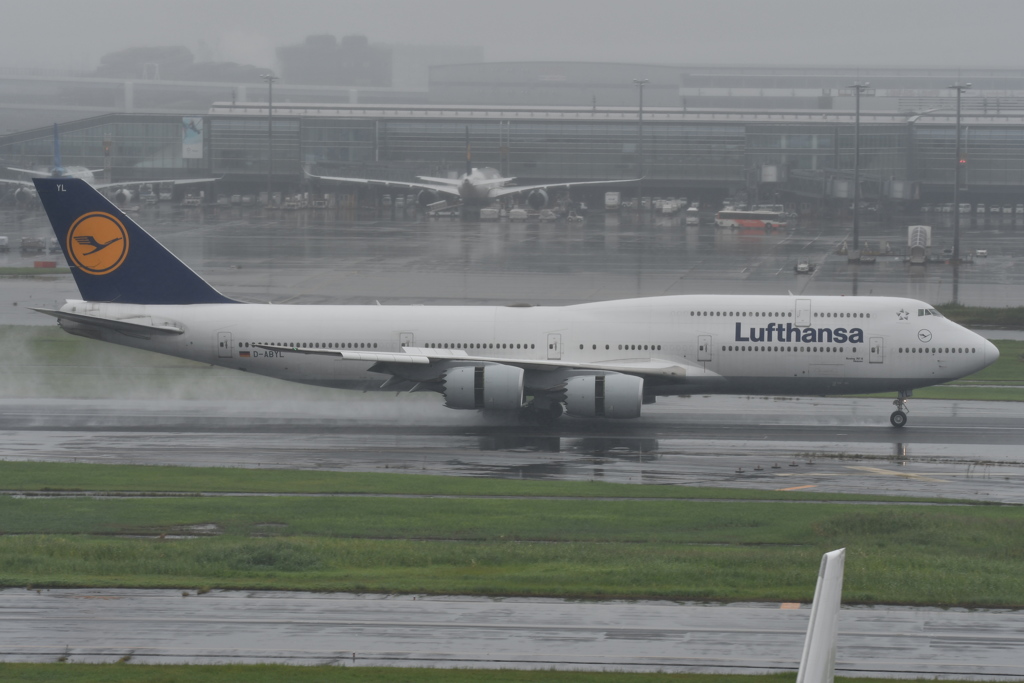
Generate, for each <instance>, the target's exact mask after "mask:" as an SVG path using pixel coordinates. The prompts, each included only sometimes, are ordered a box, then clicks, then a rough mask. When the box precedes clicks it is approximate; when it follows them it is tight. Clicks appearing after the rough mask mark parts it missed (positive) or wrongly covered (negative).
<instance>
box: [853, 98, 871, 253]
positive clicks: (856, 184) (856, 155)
mask: <svg viewBox="0 0 1024 683" xmlns="http://www.w3.org/2000/svg"><path fill="white" fill-rule="evenodd" d="M869 85H871V84H870V83H854V84H853V85H851V86H850V87H851V88H853V91H854V102H855V103H856V106H855V113H854V117H853V253H852V254H850V255H849V258H850V260H854V259H860V94H861V93H862V92H864V91H865V90H867V88H868V86H869Z"/></svg>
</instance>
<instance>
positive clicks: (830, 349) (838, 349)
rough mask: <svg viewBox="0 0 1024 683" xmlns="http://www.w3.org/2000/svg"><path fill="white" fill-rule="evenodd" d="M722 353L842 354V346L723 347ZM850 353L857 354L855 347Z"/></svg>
mask: <svg viewBox="0 0 1024 683" xmlns="http://www.w3.org/2000/svg"><path fill="white" fill-rule="evenodd" d="M722 350H723V351H789V352H791V353H792V352H796V353H800V352H807V353H842V352H843V347H842V346H803V345H798V346H757V345H754V346H723V347H722ZM851 352H852V353H857V347H856V346H854V347H853V349H851Z"/></svg>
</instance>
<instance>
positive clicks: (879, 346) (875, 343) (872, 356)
mask: <svg viewBox="0 0 1024 683" xmlns="http://www.w3.org/2000/svg"><path fill="white" fill-rule="evenodd" d="M868 344H869V346H868V361H869V362H871V363H881V362H882V359H883V358H884V356H885V342H884V340H883V339H882V338H881V337H869V338H868Z"/></svg>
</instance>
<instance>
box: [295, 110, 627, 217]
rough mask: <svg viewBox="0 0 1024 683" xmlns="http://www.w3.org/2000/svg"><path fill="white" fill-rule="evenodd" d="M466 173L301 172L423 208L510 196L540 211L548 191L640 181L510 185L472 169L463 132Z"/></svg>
mask: <svg viewBox="0 0 1024 683" xmlns="http://www.w3.org/2000/svg"><path fill="white" fill-rule="evenodd" d="M466 138H467V139H466V172H465V173H463V174H462V175H461V176H460V177H458V178H432V177H429V176H417V178H418V179H419V180H420V181H421V182H417V183H408V182H401V181H395V180H374V179H371V178H340V177H336V176H322V175H315V174H313V173H310V172H309V169H304V171H305V174H306V177H307V178H315V179H317V180H326V181H332V182H340V183H352V184H356V185H372V186H377V187H384V188H392V187H394V188H398V189H401V190H415V191H417V192H418V193H417V195H416V203H417V204H419V205H420V206H421V207H426V206H428V205H429V204H432V203H434V202H436V201H438V200H439V199H440V198H441V197H442V196H445V197H455V198H457V199H460V200H461V201H462V203H463V205H465V206H473V207H479V206H487V205H488V204H490V203H491V202H493V201H494V200H496V199H499V198H501V197H505V196H507V195H511V194H523V195H525V197H526V202H527V204H529V205H530V206H531V207H532V208H534V209H542V208H544V207H545V206H546V205H547V203H548V192H549V191H551V190H568V189H571V188H574V187H582V186H585V185H623V184H629V183H636V182H639V179H628V180H586V181H579V182H567V183H547V184H543V185H509V184H508V183H511V182H512V181H514V180H515V178H504V177H502V175H501V173H499V172H498V171H497V170H496V169H493V168H488V167H486V166H485V167H483V168H473V161H472V155H471V154H470V146H469V139H468V138H469V130H468V129H467V131H466Z"/></svg>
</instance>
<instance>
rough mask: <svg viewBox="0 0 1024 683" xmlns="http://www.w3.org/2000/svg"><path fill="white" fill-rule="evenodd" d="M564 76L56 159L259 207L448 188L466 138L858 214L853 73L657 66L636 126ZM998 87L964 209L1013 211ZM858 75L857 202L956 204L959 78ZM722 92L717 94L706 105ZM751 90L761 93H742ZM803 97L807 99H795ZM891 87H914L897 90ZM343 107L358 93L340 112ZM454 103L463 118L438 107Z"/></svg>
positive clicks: (978, 128)
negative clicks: (370, 190) (320, 186)
mask: <svg viewBox="0 0 1024 683" xmlns="http://www.w3.org/2000/svg"><path fill="white" fill-rule="evenodd" d="M470 67H473V68H470ZM563 67H566V65H564V64H562V63H555V64H546V63H530V64H528V65H490V64H480V65H455V66H446V67H435V68H433V69H431V84H430V87H429V89H428V91H429V92H428V93H426V95H427V96H426V97H418V98H412V99H423V100H425V101H423V102H412V101H408V100H409V99H410V97H405V96H399V93H395V92H392V93H390V94H389V95H388V97H384V98H383V99H385V100H390V101H384V102H377V103H370V102H365V101H362V102H353V100H354V99H360V98H362V99H364V100H365V99H366V98H367V97H369V95H367V93H366V92H362V93H355V94H353V93H354V91H353V90H352V89H345V88H340V89H330V88H321V89H316V88H300V87H298V86H295V87H294V89H292V90H289V89H288V88H281V87H280V86H276V87H275V90H274V106H273V116H272V121H273V124H272V125H273V130H272V136H268V123H269V121H270V120H271V117H269V116H268V108H267V104H266V101H265V98H264V101H262V102H259V101H240V100H239V99H238V98H236V99H235V100H234V101H225V102H211V103H209V104H208V106H206V107H205V109H202V110H195V109H193V110H181V109H178V110H175V111H162V112H143V111H135V110H134V109H135V108H133V110H132V111H116V112H115V113H108V114H103V115H99V116H94V117H89V118H77V119H74V120H70V121H66V122H64V123H62V125H61V150H62V153H63V161H64V163H65V165H68V164H75V165H81V166H86V167H89V168H93V169H104V174H105V175H106V177H108V178H109V179H110V180H111V181H122V180H124V181H127V180H137V179H141V178H147V179H148V178H163V179H173V178H183V177H189V176H192V177H196V176H216V177H219V178H222V181H221V182H220V183H218V186H222V187H219V189H218V190H217V191H218V192H232V193H235V192H259V191H260V190H261V189H265V188H266V184H267V179H268V173H269V175H270V180H271V182H272V183H273V185H274V186H275V188H276V189H279V190H280V191H298V190H302V189H304V188H308V187H309V186H308V184H307V182H306V180H305V177H304V173H303V169H304V168H309V169H310V170H311V171H313V172H315V173H318V174H324V175H334V176H345V177H357V178H381V179H392V180H411V179H412V178H414V177H415V176H417V175H431V176H438V175H442V176H443V175H449V176H455V175H457V174H459V173H461V172H462V171H463V170H464V169H465V164H466V140H467V135H468V138H469V142H470V148H471V151H472V164H473V165H474V166H490V167H493V168H495V169H497V170H498V171H500V172H501V173H502V174H503V175H505V176H512V177H515V178H517V179H518V182H519V183H522V184H526V183H539V182H551V181H559V180H602V179H617V178H635V177H639V176H640V175H642V176H643V177H644V178H645V180H644V193H645V194H650V195H655V196H658V195H660V196H679V195H686V196H689V197H706V198H707V199H709V200H710V199H714V198H718V197H725V196H734V195H735V194H737V193H746V194H747V196H754V197H759V198H762V199H767V198H769V197H771V198H775V197H777V198H779V200H782V201H787V202H799V203H806V204H809V205H814V204H820V205H829V204H831V205H840V204H844V203H846V204H848V202H849V200H850V198H852V197H853V186H852V178H853V168H854V157H855V149H856V137H855V135H854V130H855V119H856V117H855V115H854V107H853V97H852V94H851V93H850V92H848V91H847V90H844V89H842V88H832V89H828V88H822V87H819V86H821V84H823V83H825V82H826V81H830V82H832V83H838V84H840V85H842V84H846V85H849V84H850V83H852V82H853V79H852V77H851V74H849V73H846V72H841V71H840V70H835V71H836V73H830V72H829V70H821V69H819V70H810V69H804V70H795V69H788V70H787V69H775V70H774V71H772V70H771V69H768V68H767V67H763V68H759V69H746V70H744V69H742V68H741V67H729V68H725V67H723V68H722V70H721V72H715V70H713V69H706V71H708V72H709V73H704V74H702V75H701V79H703V80H701V79H697V78H696V76H695V75H694V74H693V73H691V72H684V71H682V69H683V68H682V67H658V68H657V69H655V68H654V67H650V68H649V69H647V70H646V71H650V72H651V74H652V75H657V77H658V80H659V85H658V87H654V86H653V84H647V85H646V86H645V92H644V97H645V99H644V107H643V116H642V126H641V121H640V116H639V101H638V97H637V96H638V94H639V92H638V89H637V87H636V86H635V85H634V84H633V83H632V82H631V81H630V80H629V79H627V78H626V76H627V75H629V74H630V73H634V72H637V71H645V70H644V69H643V68H639V67H637V66H636V65H582V66H581V65H578V64H577V65H572V68H563ZM584 67H586V68H584ZM599 67H603V68H599ZM612 67H614V68H612ZM691 71H692V70H691ZM880 71H884V70H880ZM812 72H813V73H812ZM993 73H994V75H993V74H990V78H989V79H988V80H987V81H985V80H982V79H981V78H979V79H978V80H979V81H981V83H982V85H983V86H985V87H983V88H977V87H976V88H974V89H972V90H969V91H967V93H965V95H964V97H963V101H962V107H961V111H962V123H961V131H962V136H963V140H962V146H961V149H962V153H961V168H962V169H963V183H964V184H963V187H962V192H961V196H962V198H963V199H962V200H963V201H977V202H985V203H1019V202H1024V74H1020V73H1017V72H1010V71H1006V72H993ZM595 74H596V75H595ZM858 75H860V72H858ZM866 75H867V76H870V77H872V78H877V79H880V80H881V82H882V83H883V84H884V85H887V86H891V87H886V88H881V89H876V90H874V91H872V92H870V93H868V94H866V95H865V96H863V97H862V98H861V105H862V106H861V114H860V141H859V142H860V145H859V146H860V177H861V195H862V197H864V198H865V199H867V200H869V201H880V202H895V203H905V202H948V201H950V198H951V194H952V182H953V175H954V167H955V138H956V125H955V122H956V112H955V108H956V107H955V103H956V97H955V92H954V91H951V90H949V88H948V87H944V86H939V84H940V83H945V84H946V85H947V86H948V85H949V83H952V82H954V81H955V80H957V79H956V76H957V74H955V73H944V72H931V71H927V72H926V71H924V70H917V71H914V70H907V71H905V72H899V73H897V74H888V75H887V74H870V73H869V74H866ZM977 75H978V76H984V74H977ZM713 77H714V78H717V79H718V80H717V81H715V80H714V78H713ZM887 77H888V79H889V80H886V78H887ZM587 78H591V79H592V82H590V81H587V80H586V79H587ZM672 78H675V79H676V80H675V81H672V80H671V79H672ZM901 79H902V80H901ZM651 80H653V79H651ZM847 81H849V83H847ZM946 81H949V83H946ZM715 82H718V83H721V84H724V85H722V86H720V87H718V88H713V87H712V84H714V83H715ZM665 83H672V86H671V87H666V86H665ZM730 83H734V84H746V87H739V85H736V86H735V87H732V86H730ZM758 83H760V84H761V86H763V87H761V88H760V89H758V88H756V87H751V86H756V85H757V84H758ZM800 83H802V84H804V85H805V86H806V87H803V88H797V87H795V86H796V85H797V84H800ZM901 83H902V84H903V85H909V86H913V85H920V86H922V87H920V88H913V87H904V88H897V87H895V86H897V85H900V84H901ZM769 84H770V85H773V86H774V87H767V85H769ZM149 86H150V87H153V84H149ZM527 86H529V87H527ZM787 88H788V89H787ZM320 90H324V92H323V93H321V92H319V91H320ZM378 90H379V89H378ZM328 91H329V92H328ZM343 91H351V92H349V96H348V97H347V98H346V97H343V96H342V95H341V93H342V92H343ZM246 92H247V93H248V97H247V98H246V99H247V100H252V99H254V98H255V97H256V96H257V95H258V94H259V93H260V92H261V89H260V88H259V87H257V86H254V85H253V84H249V85H248V90H247V91H246ZM262 92H263V93H264V94H265V90H263V91H262ZM559 92H561V93H562V95H558V93H559ZM586 92H592V93H593V95H592V97H591V98H590V102H589V103H588V102H585V101H583V102H581V101H580V100H582V99H584V95H585V93H586ZM474 93H476V94H474ZM515 93H518V100H519V102H520V103H518V104H517V103H514V102H515V101H516V99H517V98H516V97H513V96H512V95H513V94H515ZM730 93H731V94H730ZM815 93H816V94H815ZM386 94H387V93H386ZM1018 94H1019V95H1020V96H1019V97H1018ZM406 95H408V93H406ZM812 95H813V96H812ZM559 97H562V98H563V100H572V102H571V103H564V102H561V103H560V102H558V101H557V100H558V98H559ZM628 98H634V99H635V100H636V101H634V102H628ZM730 98H731V99H730ZM371 99H372V98H371ZM453 99H458V100H461V102H439V101H437V100H453ZM344 100H347V101H344ZM426 100H430V101H426ZM524 100H525V101H527V102H529V101H535V100H536V101H539V100H544V101H542V102H538V103H536V104H529V103H522V102H523V101H524ZM475 101H479V102H475ZM483 101H486V103H483ZM604 102H609V104H604ZM198 104H199V102H195V103H194V106H198ZM2 114H3V112H2V111H0V115H2ZM641 130H642V137H641ZM52 148H53V142H52V130H51V127H50V126H49V125H47V126H43V127H40V128H35V129H32V130H25V131H21V132H17V133H11V134H8V135H5V136H0V160H2V161H3V165H5V166H18V167H21V168H26V167H27V168H33V167H48V166H50V165H51V163H52ZM268 152H269V153H270V154H272V160H271V159H270V156H269V155H268ZM268 162H269V163H268Z"/></svg>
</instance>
